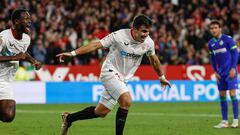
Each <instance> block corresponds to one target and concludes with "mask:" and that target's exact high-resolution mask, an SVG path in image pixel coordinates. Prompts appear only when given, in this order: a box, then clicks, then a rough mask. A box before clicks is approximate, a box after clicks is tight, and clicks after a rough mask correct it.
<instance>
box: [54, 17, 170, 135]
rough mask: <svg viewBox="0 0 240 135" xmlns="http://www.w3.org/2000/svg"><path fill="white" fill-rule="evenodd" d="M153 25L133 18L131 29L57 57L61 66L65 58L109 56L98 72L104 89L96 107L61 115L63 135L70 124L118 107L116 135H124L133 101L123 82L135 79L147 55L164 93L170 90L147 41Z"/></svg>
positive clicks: (141, 18) (139, 18)
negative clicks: (101, 52)
mask: <svg viewBox="0 0 240 135" xmlns="http://www.w3.org/2000/svg"><path fill="white" fill-rule="evenodd" d="M151 27H152V21H151V20H150V19H149V18H148V17H146V16H145V15H139V16H137V17H135V19H134V21H133V27H132V28H131V29H121V30H118V31H116V32H113V33H111V34H109V35H108V36H106V37H105V38H103V39H102V40H100V41H98V42H93V43H89V44H88V45H86V46H83V47H80V48H78V49H76V50H73V51H72V52H66V53H61V54H58V55H57V56H58V57H59V59H60V62H63V61H64V58H66V57H73V56H76V55H82V54H85V53H89V52H92V51H95V50H97V49H100V48H109V53H108V55H107V57H106V60H105V61H104V63H103V65H102V69H101V74H100V80H101V82H102V83H103V86H104V87H105V90H104V91H103V93H102V95H101V98H100V101H99V103H98V105H97V106H96V107H95V106H90V107H87V108H85V109H83V110H81V111H79V112H75V113H71V114H70V113H67V112H65V113H63V115H62V118H63V123H62V128H61V130H62V135H66V134H67V131H68V128H69V127H70V126H71V124H72V122H74V121H77V120H85V119H92V118H97V117H105V116H106V115H107V114H108V113H109V112H110V111H111V110H112V108H113V107H114V106H115V105H116V103H117V102H118V103H119V106H120V107H119V108H118V110H117V115H116V135H123V129H124V125H125V122H126V118H127V114H128V110H129V108H130V106H131V103H132V99H131V96H130V92H129V90H128V88H127V86H126V82H127V81H128V80H129V79H130V78H131V77H132V76H133V75H134V73H135V71H136V70H137V68H138V67H139V65H140V63H141V60H142V57H143V55H144V54H146V55H147V56H148V58H149V60H150V63H151V64H152V65H153V67H154V70H155V72H156V73H157V75H158V76H159V80H160V82H161V85H162V86H163V89H165V88H166V86H170V85H171V84H170V83H169V81H168V80H166V78H165V76H164V75H163V73H162V71H161V70H160V61H159V60H158V57H157V56H156V55H155V49H154V42H153V40H152V39H151V38H150V37H149V32H150V30H151Z"/></svg>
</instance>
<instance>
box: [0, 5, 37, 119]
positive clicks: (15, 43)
mask: <svg viewBox="0 0 240 135" xmlns="http://www.w3.org/2000/svg"><path fill="white" fill-rule="evenodd" d="M12 24H13V26H12V27H11V28H10V29H7V30H4V31H2V32H1V33H0V120H1V121H3V122H11V121H12V120H13V119H14V117H15V112H16V102H15V100H14V95H13V90H12V87H11V84H10V83H11V82H12V81H13V78H14V76H15V73H16V71H17V69H18V66H19V60H26V61H29V62H31V63H32V64H33V65H34V66H35V68H36V69H37V70H38V69H40V68H41V63H40V62H38V61H37V60H35V59H34V58H32V57H31V56H30V55H29V54H28V53H27V52H26V51H27V48H28V46H29V45H30V37H29V36H28V35H27V34H25V33H29V32H30V24H31V19H30V15H29V13H28V11H27V10H24V9H19V10H16V11H14V12H13V13H12Z"/></svg>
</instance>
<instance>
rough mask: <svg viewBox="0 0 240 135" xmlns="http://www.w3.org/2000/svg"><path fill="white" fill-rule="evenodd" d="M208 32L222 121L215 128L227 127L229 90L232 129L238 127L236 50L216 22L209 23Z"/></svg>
mask: <svg viewBox="0 0 240 135" xmlns="http://www.w3.org/2000/svg"><path fill="white" fill-rule="evenodd" d="M210 32H211V34H212V36H213V38H212V39H211V40H210V41H209V43H208V48H209V51H210V60H211V65H212V67H213V70H214V72H215V76H216V80H217V86H218V89H219V92H220V104H221V111H222V121H221V122H220V123H219V124H218V125H216V126H214V127H215V128H227V127H228V104H227V99H226V91H227V90H229V93H230V96H231V100H232V106H233V115H234V119H233V123H232V125H231V127H232V128H236V127H238V100H237V98H236V89H237V88H238V79H237V76H238V71H237V62H238V49H237V45H236V43H235V42H234V41H233V39H232V37H230V36H228V35H225V34H222V29H221V24H220V22H219V21H217V20H213V21H211V23H210Z"/></svg>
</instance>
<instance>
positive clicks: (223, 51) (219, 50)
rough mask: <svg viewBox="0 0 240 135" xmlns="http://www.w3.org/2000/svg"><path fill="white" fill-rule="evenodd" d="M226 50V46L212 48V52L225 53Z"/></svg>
mask: <svg viewBox="0 0 240 135" xmlns="http://www.w3.org/2000/svg"><path fill="white" fill-rule="evenodd" d="M225 52H227V49H226V48H221V49H216V50H213V53H214V54H216V53H225Z"/></svg>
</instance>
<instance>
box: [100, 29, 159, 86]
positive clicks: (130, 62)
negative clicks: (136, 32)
mask: <svg viewBox="0 0 240 135" xmlns="http://www.w3.org/2000/svg"><path fill="white" fill-rule="evenodd" d="M100 42H101V44H102V45H103V47H104V48H109V53H108V55H107V57H106V60H105V61H104V63H103V65H102V69H101V72H108V70H109V69H112V70H115V71H118V72H119V73H120V74H121V75H122V76H123V77H124V78H123V79H124V80H125V81H128V80H129V79H130V78H131V77H132V76H133V75H134V73H135V72H136V70H137V69H138V67H139V65H140V64H141V60H142V57H143V55H144V54H145V53H146V55H147V56H151V55H154V54H155V49H154V42H153V40H152V39H151V38H150V36H148V37H147V38H146V39H145V41H144V42H143V43H141V42H138V41H136V40H134V39H133V37H132V35H131V29H121V30H118V31H116V32H113V33H111V34H109V35H108V36H106V37H104V38H103V39H101V40H100Z"/></svg>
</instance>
